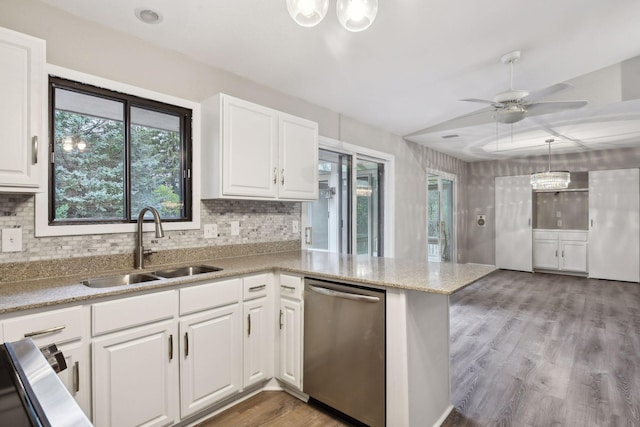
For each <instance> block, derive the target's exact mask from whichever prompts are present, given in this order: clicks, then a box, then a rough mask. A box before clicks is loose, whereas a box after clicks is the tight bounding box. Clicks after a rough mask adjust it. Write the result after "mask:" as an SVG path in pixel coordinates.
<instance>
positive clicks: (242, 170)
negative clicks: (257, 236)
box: [222, 96, 278, 198]
mask: <svg viewBox="0 0 640 427" xmlns="http://www.w3.org/2000/svg"><path fill="white" fill-rule="evenodd" d="M222 102H223V106H222V109H223V114H222V116H223V118H222V120H223V124H222V161H223V163H222V173H223V175H222V193H223V194H224V195H225V196H253V197H272V198H275V197H276V195H277V186H276V183H277V175H278V169H277V155H278V154H277V152H278V120H277V112H276V111H274V110H271V109H268V108H265V107H261V106H259V105H256V104H253V103H250V102H247V101H243V100H240V99H236V98H232V97H228V96H225V97H224V98H223V101H222Z"/></svg>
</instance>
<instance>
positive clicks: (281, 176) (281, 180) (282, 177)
mask: <svg viewBox="0 0 640 427" xmlns="http://www.w3.org/2000/svg"><path fill="white" fill-rule="evenodd" d="M280 183H281V184H282V185H284V169H282V171H281V172H280Z"/></svg>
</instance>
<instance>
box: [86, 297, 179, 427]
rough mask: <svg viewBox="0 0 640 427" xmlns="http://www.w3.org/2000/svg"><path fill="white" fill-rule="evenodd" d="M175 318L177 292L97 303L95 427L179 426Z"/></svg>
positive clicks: (94, 312) (94, 317)
mask: <svg viewBox="0 0 640 427" xmlns="http://www.w3.org/2000/svg"><path fill="white" fill-rule="evenodd" d="M177 315H178V294H177V291H163V292H158V293H153V294H147V295H141V296H134V297H126V298H121V299H117V300H112V301H107V302H101V303H96V304H93V306H92V327H93V335H94V337H95V338H94V339H93V343H92V349H93V354H92V358H93V414H94V418H93V423H94V425H95V426H96V427H101V426H105V427H106V426H141V425H144V426H166V425H172V424H175V423H176V422H178V421H179V410H178V402H179V394H178V390H179V388H178V375H179V370H178V364H179V358H178V342H177V341H178V340H177V333H178V328H177V323H176V318H177Z"/></svg>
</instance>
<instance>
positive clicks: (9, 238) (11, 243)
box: [2, 228, 22, 252]
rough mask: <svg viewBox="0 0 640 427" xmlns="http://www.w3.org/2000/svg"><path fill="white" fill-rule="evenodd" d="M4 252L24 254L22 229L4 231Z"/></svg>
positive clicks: (6, 229)
mask: <svg viewBox="0 0 640 427" xmlns="http://www.w3.org/2000/svg"><path fill="white" fill-rule="evenodd" d="M2 252H22V228H4V229H2Z"/></svg>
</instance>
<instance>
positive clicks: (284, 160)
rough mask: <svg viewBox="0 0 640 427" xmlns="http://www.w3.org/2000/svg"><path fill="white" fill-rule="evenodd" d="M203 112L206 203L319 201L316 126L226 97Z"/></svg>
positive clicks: (218, 98) (209, 103) (211, 101)
mask: <svg viewBox="0 0 640 427" xmlns="http://www.w3.org/2000/svg"><path fill="white" fill-rule="evenodd" d="M202 112H203V126H202V146H203V148H202V153H203V155H202V162H203V167H202V197H203V198H204V199H214V198H230V199H256V200H277V199H283V200H315V199H317V198H318V125H317V123H314V122H312V121H309V120H306V119H302V118H299V117H295V116H292V115H289V114H285V113H282V112H279V111H276V110H273V109H271V108H267V107H263V106H261V105H258V104H254V103H251V102H248V101H244V100H242V99H238V98H234V97H232V96H229V95H225V94H218V95H216V96H214V97H212V98H210V99H208V100H206V101H204V102H203V104H202Z"/></svg>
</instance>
